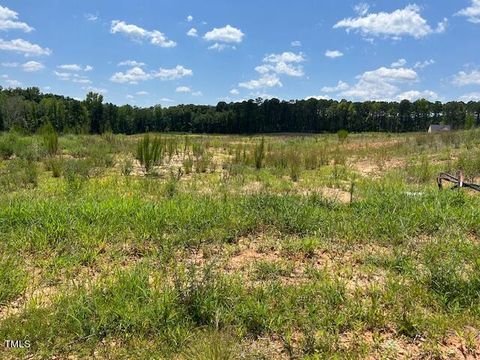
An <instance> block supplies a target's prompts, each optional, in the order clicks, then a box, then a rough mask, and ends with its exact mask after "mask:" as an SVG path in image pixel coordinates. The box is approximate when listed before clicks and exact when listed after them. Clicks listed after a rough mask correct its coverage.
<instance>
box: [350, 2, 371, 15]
mask: <svg viewBox="0 0 480 360" xmlns="http://www.w3.org/2000/svg"><path fill="white" fill-rule="evenodd" d="M353 10H354V11H355V12H356V13H357V14H358V15H359V16H365V15H367V14H368V11H369V10H370V5H368V4H367V3H364V2H362V3H359V4H357V5H355V6H354V7H353Z"/></svg>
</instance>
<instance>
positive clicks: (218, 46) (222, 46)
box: [208, 43, 237, 51]
mask: <svg viewBox="0 0 480 360" xmlns="http://www.w3.org/2000/svg"><path fill="white" fill-rule="evenodd" d="M225 49H232V50H236V49H237V47H236V46H235V45H229V44H220V43H215V44H213V45H211V46H209V47H208V50H216V51H223V50H225Z"/></svg>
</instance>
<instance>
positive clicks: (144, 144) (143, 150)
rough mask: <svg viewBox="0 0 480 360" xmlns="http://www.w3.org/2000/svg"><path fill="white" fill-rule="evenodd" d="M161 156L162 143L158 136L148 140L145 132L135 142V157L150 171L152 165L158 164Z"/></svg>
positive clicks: (148, 137)
mask: <svg viewBox="0 0 480 360" xmlns="http://www.w3.org/2000/svg"><path fill="white" fill-rule="evenodd" d="M162 156H163V145H162V141H161V139H160V138H158V137H156V138H154V139H153V140H150V136H149V135H148V134H147V135H145V136H144V137H143V138H142V139H141V140H139V141H138V143H137V153H136V157H137V160H138V161H139V162H140V164H141V165H142V166H143V167H144V168H145V171H146V172H147V173H150V172H151V170H152V168H153V166H155V165H157V164H159V163H160V162H161V160H162Z"/></svg>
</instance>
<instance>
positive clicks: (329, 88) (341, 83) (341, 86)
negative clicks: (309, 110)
mask: <svg viewBox="0 0 480 360" xmlns="http://www.w3.org/2000/svg"><path fill="white" fill-rule="evenodd" d="M349 87H350V86H349V85H348V84H347V83H346V82H344V81H341V80H340V81H339V82H338V84H337V85H336V86H324V87H323V88H322V91H323V92H326V93H331V92H338V91H344V90H347V89H348V88H349Z"/></svg>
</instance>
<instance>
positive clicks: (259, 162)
mask: <svg viewBox="0 0 480 360" xmlns="http://www.w3.org/2000/svg"><path fill="white" fill-rule="evenodd" d="M253 159H254V162H255V168H256V169H257V170H260V169H261V168H262V167H263V163H264V160H265V138H262V140H260V143H258V144H257V145H255V148H254V149H253Z"/></svg>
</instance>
